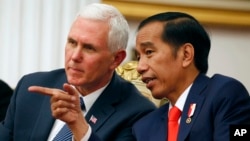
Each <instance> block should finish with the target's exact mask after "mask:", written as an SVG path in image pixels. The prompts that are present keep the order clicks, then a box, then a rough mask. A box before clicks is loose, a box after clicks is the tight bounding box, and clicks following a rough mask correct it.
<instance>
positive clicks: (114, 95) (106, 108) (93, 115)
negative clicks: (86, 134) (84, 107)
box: [86, 74, 120, 131]
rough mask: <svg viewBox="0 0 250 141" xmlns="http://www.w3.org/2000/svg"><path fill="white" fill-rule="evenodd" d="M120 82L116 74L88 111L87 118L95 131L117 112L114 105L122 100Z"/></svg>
mask: <svg viewBox="0 0 250 141" xmlns="http://www.w3.org/2000/svg"><path fill="white" fill-rule="evenodd" d="M119 82H120V81H119V78H118V76H117V74H114V75H113V78H112V80H111V82H110V84H109V85H108V86H107V88H106V89H105V90H104V91H103V92H102V94H101V95H100V96H99V98H98V99H97V100H96V101H95V103H94V104H93V106H92V107H91V108H90V110H89V112H88V113H87V115H86V120H87V121H88V123H89V124H90V126H91V127H92V130H93V131H97V130H98V129H99V128H100V127H101V125H102V124H103V123H105V121H106V120H107V119H108V118H109V117H110V116H111V115H112V114H113V113H114V112H115V107H114V106H113V105H115V103H119V102H120V94H119V93H120V92H119V89H120V88H119V87H120V85H119Z"/></svg>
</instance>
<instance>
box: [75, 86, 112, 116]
mask: <svg viewBox="0 0 250 141" xmlns="http://www.w3.org/2000/svg"><path fill="white" fill-rule="evenodd" d="M109 83H110V82H109ZM109 83H107V84H106V85H105V86H103V87H101V88H100V89H98V90H96V91H94V92H92V93H90V94H88V95H86V96H82V95H81V94H79V95H80V97H82V98H83V101H84V104H85V108H86V113H87V112H88V111H89V109H90V108H91V107H92V105H93V104H94V103H95V101H96V99H97V98H98V97H99V96H100V95H101V93H102V92H103V91H104V89H105V88H106V87H107V86H108V84H109Z"/></svg>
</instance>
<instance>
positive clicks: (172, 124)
mask: <svg viewBox="0 0 250 141" xmlns="http://www.w3.org/2000/svg"><path fill="white" fill-rule="evenodd" d="M180 116H181V111H180V110H179V109H178V108H177V107H176V106H174V107H172V108H171V109H170V111H169V116H168V140H167V141H177V135H178V129H179V123H178V120H179V118H180Z"/></svg>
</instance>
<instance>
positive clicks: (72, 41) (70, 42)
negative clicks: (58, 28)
mask: <svg viewBox="0 0 250 141" xmlns="http://www.w3.org/2000/svg"><path fill="white" fill-rule="evenodd" d="M68 44H70V45H71V46H76V42H75V41H74V40H68Z"/></svg>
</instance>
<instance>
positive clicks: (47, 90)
mask: <svg viewBox="0 0 250 141" xmlns="http://www.w3.org/2000/svg"><path fill="white" fill-rule="evenodd" d="M28 91H30V92H37V93H41V94H44V95H48V96H53V95H54V94H55V92H56V91H58V89H53V88H47V87H41V86H30V87H29V88H28Z"/></svg>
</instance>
